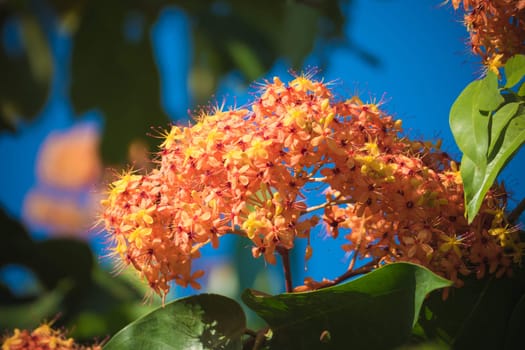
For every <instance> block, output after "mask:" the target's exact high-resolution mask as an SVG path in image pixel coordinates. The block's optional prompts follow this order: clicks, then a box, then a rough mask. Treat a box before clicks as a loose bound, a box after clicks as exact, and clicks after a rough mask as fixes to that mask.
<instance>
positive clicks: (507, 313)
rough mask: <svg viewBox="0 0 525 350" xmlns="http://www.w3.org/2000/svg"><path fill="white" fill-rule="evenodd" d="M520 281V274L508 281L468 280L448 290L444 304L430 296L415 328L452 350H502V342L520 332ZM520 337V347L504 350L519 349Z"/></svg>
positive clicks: (524, 287)
mask: <svg viewBox="0 0 525 350" xmlns="http://www.w3.org/2000/svg"><path fill="white" fill-rule="evenodd" d="M524 277H525V275H524V273H523V270H520V271H519V272H517V273H515V274H514V277H511V278H509V277H502V278H499V279H498V278H495V277H494V276H491V277H487V278H485V279H482V280H476V279H475V278H470V279H468V280H466V281H465V285H464V286H463V287H461V288H453V289H451V290H450V294H449V296H448V298H447V300H445V301H443V300H442V298H441V296H440V295H437V294H433V295H430V297H429V298H428V299H427V300H426V301H425V303H424V305H423V309H422V312H421V314H420V321H419V325H420V326H421V327H422V328H423V329H424V331H425V333H426V336H427V338H428V339H431V340H439V341H444V342H445V343H447V344H449V345H450V346H451V347H452V348H454V349H503V348H504V344H505V342H506V341H508V342H513V341H514V340H515V338H513V335H516V333H514V332H515V331H517V330H519V329H523V323H522V320H523V315H524V314H523V313H522V312H523V310H524V309H523V301H522V300H521V299H522V298H523V293H524V292H525V279H524ZM520 300H521V301H520ZM513 322H516V323H513ZM520 322H521V323H520ZM514 327H517V328H514ZM522 334H523V333H520V339H518V344H520V345H518V346H515V347H511V348H507V349H521V348H523V338H522ZM509 337H510V338H509ZM506 339H507V340H506ZM513 339H514V340H513ZM514 344H516V343H514Z"/></svg>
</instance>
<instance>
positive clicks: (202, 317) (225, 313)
mask: <svg viewBox="0 0 525 350" xmlns="http://www.w3.org/2000/svg"><path fill="white" fill-rule="evenodd" d="M245 327H246V320H245V316H244V313H243V311H242V309H241V306H240V305H239V304H238V303H237V302H235V301H234V300H232V299H229V298H226V297H223V296H220V295H215V294H201V295H196V296H192V297H188V298H183V299H178V300H175V301H173V302H171V303H168V304H166V305H165V306H164V307H160V308H158V309H157V310H155V311H153V312H151V313H149V314H147V315H145V316H143V317H141V318H139V319H138V320H136V321H134V322H133V323H131V324H129V325H128V326H126V327H125V328H124V329H122V330H121V331H120V332H118V333H117V334H116V335H115V336H114V337H113V338H111V339H110V340H109V342H108V343H107V344H106V345H105V346H104V350H117V349H118V350H120V349H134V350H175V349H177V350H178V349H180V350H185V349H242V339H241V338H242V336H243V334H244V330H245Z"/></svg>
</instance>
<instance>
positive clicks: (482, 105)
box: [450, 72, 503, 167]
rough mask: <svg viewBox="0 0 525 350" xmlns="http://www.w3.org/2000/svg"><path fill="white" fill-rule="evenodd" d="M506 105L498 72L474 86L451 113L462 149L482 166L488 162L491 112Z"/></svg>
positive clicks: (471, 85) (458, 100) (467, 90)
mask: <svg viewBox="0 0 525 350" xmlns="http://www.w3.org/2000/svg"><path fill="white" fill-rule="evenodd" d="M502 102H503V97H502V96H501V95H500V94H499V91H498V81H497V77H496V75H495V74H494V73H491V72H489V74H488V75H487V77H485V78H484V79H482V80H477V81H474V82H472V83H470V84H469V85H468V86H467V87H466V88H465V89H464V90H463V91H462V92H461V94H460V95H459V97H458V98H457V99H456V101H455V102H454V104H453V105H452V108H451V110H450V128H451V130H452V133H453V134H454V139H455V140H456V144H457V145H458V147H459V149H460V150H461V151H462V152H463V153H464V154H465V155H466V156H467V157H469V158H470V159H472V160H473V161H474V162H475V163H476V164H477V165H478V166H479V167H483V166H484V165H485V164H486V163H487V160H486V153H487V149H488V141H489V133H488V125H489V118H488V112H491V111H493V110H495V109H496V108H497V107H498V106H499V105H500V104H501V103H502Z"/></svg>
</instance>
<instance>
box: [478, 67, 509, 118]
mask: <svg viewBox="0 0 525 350" xmlns="http://www.w3.org/2000/svg"><path fill="white" fill-rule="evenodd" d="M479 82H480V84H479V90H478V95H477V100H474V108H479V110H481V111H486V112H490V111H495V110H496V109H497V108H498V107H499V105H501V104H502V103H503V102H504V99H503V97H502V96H501V95H500V93H499V90H498V76H497V75H496V74H495V73H494V72H488V73H487V76H486V77H485V78H483V79H481V80H480V81H479Z"/></svg>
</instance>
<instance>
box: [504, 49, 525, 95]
mask: <svg viewBox="0 0 525 350" xmlns="http://www.w3.org/2000/svg"><path fill="white" fill-rule="evenodd" d="M504 70H505V76H506V77H507V83H506V84H505V87H506V88H511V87H513V86H514V85H516V84H517V83H518V82H519V81H520V80H521V79H523V77H524V76H525V55H515V56H512V57H511V58H509V59H508V61H507V63H505V68H504Z"/></svg>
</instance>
